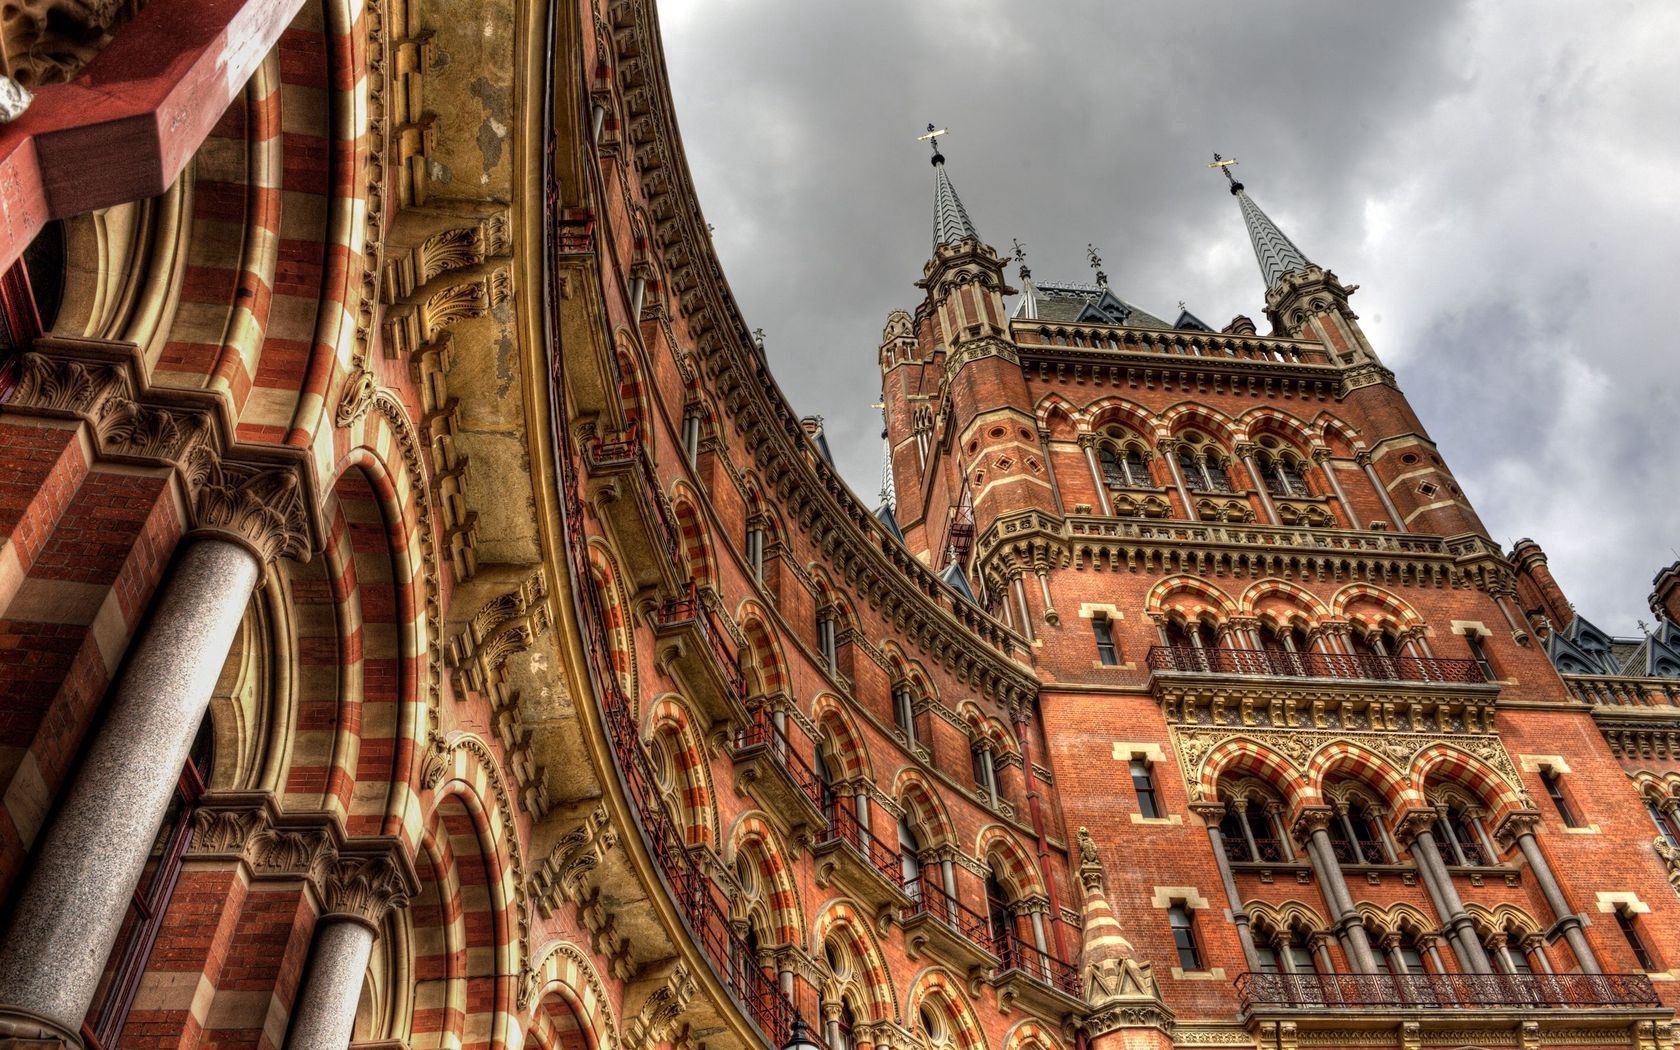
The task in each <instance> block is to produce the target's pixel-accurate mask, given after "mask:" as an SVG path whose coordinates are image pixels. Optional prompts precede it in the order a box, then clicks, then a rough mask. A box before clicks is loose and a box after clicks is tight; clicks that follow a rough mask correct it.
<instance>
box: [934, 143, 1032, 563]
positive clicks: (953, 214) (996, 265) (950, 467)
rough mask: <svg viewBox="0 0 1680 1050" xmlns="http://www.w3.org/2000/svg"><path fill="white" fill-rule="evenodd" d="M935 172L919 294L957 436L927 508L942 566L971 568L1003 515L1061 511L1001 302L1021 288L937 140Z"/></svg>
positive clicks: (946, 443) (948, 444)
mask: <svg viewBox="0 0 1680 1050" xmlns="http://www.w3.org/2000/svg"><path fill="white" fill-rule="evenodd" d="M933 169H934V231H933V256H932V258H931V259H929V260H928V263H927V265H926V266H925V267H924V268H923V271H922V279H921V280H920V281H919V282H917V286H918V287H920V288H923V289H925V290H926V292H927V299H926V301H925V303H924V305H923V308H922V310H921V311H919V313H921V314H922V315H923V316H927V317H928V318H930V320H931V322H932V326H933V327H932V332H931V334H932V336H933V339H934V341H935V344H936V345H940V346H943V347H944V374H943V376H942V380H943V388H944V389H943V395H944V396H943V398H942V402H941V407H944V408H946V409H947V410H948V413H949V415H948V423H947V425H948V427H949V428H950V430H951V431H952V433H951V434H950V435H949V437H948V438H947V437H946V435H940V437H941V439H942V440H941V441H940V446H941V448H943V449H946V450H948V455H949V459H948V460H947V461H946V462H944V463H942V464H941V467H942V474H943V480H944V481H945V483H946V485H945V491H944V493H942V494H941V495H940V496H937V497H934V496H930V498H929V501H928V504H929V505H928V542H929V544H930V545H931V546H932V550H933V552H934V555H935V558H934V561H935V565H936V567H940V568H943V567H944V562H945V561H946V560H948V555H947V554H946V552H947V551H949V550H952V549H954V550H955V551H956V552H957V557H958V559H959V560H962V561H963V562H964V563H965V564H966V562H967V551H968V547H969V543H970V542H971V541H972V539H973V538H975V537H978V536H983V535H985V533H986V530H987V529H988V528H989V527H990V526H991V524H992V523H993V522H994V521H995V520H996V519H997V517H998V516H999V515H1001V514H1004V513H1013V512H1018V511H1023V510H1029V509H1038V510H1043V511H1047V512H1053V510H1054V501H1053V499H1052V496H1051V489H1050V482H1049V475H1048V473H1047V471H1046V469H1045V465H1044V452H1043V449H1042V448H1041V447H1040V445H1039V442H1038V430H1037V427H1036V425H1035V422H1034V418H1033V415H1032V402H1031V398H1030V396H1029V394H1028V392H1027V383H1026V378H1025V377H1024V376H1023V375H1022V374H1021V365H1020V361H1019V359H1018V358H1017V356H1016V351H1015V344H1014V342H1013V340H1012V339H1011V338H1010V335H1009V319H1008V315H1007V314H1006V313H1005V310H1004V303H1003V299H1004V296H1006V295H1012V294H1014V291H1015V290H1014V289H1013V288H1010V287H1009V286H1008V285H1007V284H1006V283H1005V279H1004V272H1003V268H1004V265H1005V259H1004V258H1003V257H1002V256H1000V255H999V254H998V253H997V252H996V251H994V250H993V249H992V248H990V247H988V246H987V245H986V244H985V243H984V242H982V241H981V240H980V235H979V233H978V232H977V231H976V230H975V228H974V223H973V221H972V220H970V218H969V216H968V210H967V209H966V208H964V207H963V204H962V200H961V199H960V198H959V197H958V196H957V191H956V189H955V187H953V186H952V185H951V179H950V176H949V175H948V174H947V172H946V170H945V157H944V156H943V155H942V154H941V153H940V152H939V147H938V140H937V139H935V140H934V153H933ZM965 489H966V492H965ZM970 507H972V510H970ZM936 512H937V515H938V517H939V520H935V519H936ZM970 522H972V524H970Z"/></svg>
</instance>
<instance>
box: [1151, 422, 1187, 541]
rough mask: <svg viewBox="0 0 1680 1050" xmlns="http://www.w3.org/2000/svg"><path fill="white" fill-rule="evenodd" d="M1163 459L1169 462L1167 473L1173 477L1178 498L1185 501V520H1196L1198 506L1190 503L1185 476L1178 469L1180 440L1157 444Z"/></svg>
mask: <svg viewBox="0 0 1680 1050" xmlns="http://www.w3.org/2000/svg"><path fill="white" fill-rule="evenodd" d="M1155 447H1156V449H1158V450H1159V451H1160V453H1161V456H1162V458H1164V459H1165V460H1166V461H1167V473H1169V474H1171V475H1172V483H1173V488H1174V489H1176V490H1177V492H1178V498H1179V499H1181V500H1183V501H1184V518H1185V520H1186V521H1195V520H1196V505H1195V504H1194V503H1191V502H1190V490H1189V489H1188V488H1186V487H1185V484H1184V475H1183V473H1181V472H1180V471H1179V469H1178V440H1177V439H1176V438H1166V439H1163V440H1161V441H1158V442H1156V443H1155Z"/></svg>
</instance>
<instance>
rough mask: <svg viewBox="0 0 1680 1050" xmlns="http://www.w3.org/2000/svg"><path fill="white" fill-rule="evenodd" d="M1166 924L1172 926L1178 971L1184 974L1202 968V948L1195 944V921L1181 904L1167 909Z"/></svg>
mask: <svg viewBox="0 0 1680 1050" xmlns="http://www.w3.org/2000/svg"><path fill="white" fill-rule="evenodd" d="M1167 922H1168V923H1170V924H1171V925H1172V933H1173V945H1174V947H1176V948H1177V949H1178V966H1179V969H1181V970H1184V971H1185V972H1186V973H1189V972H1191V971H1195V970H1200V969H1201V968H1202V947H1201V945H1200V944H1198V943H1197V942H1196V921H1195V916H1194V915H1193V914H1191V911H1190V909H1189V908H1187V907H1185V906H1184V904H1183V903H1182V902H1180V903H1178V904H1174V905H1173V906H1172V907H1170V908H1168V909H1167Z"/></svg>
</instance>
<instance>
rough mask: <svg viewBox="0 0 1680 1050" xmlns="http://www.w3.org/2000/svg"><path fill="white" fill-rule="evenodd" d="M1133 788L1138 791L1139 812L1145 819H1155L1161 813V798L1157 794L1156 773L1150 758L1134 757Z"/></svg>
mask: <svg viewBox="0 0 1680 1050" xmlns="http://www.w3.org/2000/svg"><path fill="white" fill-rule="evenodd" d="M1132 789H1133V790H1134V791H1136V792H1137V800H1138V812H1139V813H1141V814H1143V816H1144V819H1146V820H1154V819H1156V818H1157V817H1159V816H1160V815H1161V800H1160V797H1159V796H1157V795H1156V794H1155V774H1154V771H1153V770H1151V769H1150V768H1149V760H1148V759H1143V758H1134V759H1132Z"/></svg>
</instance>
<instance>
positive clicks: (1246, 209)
mask: <svg viewBox="0 0 1680 1050" xmlns="http://www.w3.org/2000/svg"><path fill="white" fill-rule="evenodd" d="M1236 163H1237V162H1236V161H1235V160H1231V159H1227V158H1225V157H1221V156H1220V155H1219V154H1217V153H1215V154H1214V155H1213V163H1212V164H1210V165H1208V166H1209V167H1213V168H1218V169H1219V170H1220V171H1221V172H1223V173H1224V175H1225V179H1226V181H1227V182H1229V183H1230V184H1231V196H1233V197H1235V198H1237V206H1238V207H1239V208H1241V209H1242V216H1243V225H1244V226H1246V227H1248V240H1249V243H1251V244H1253V245H1254V259H1255V261H1256V262H1258V263H1259V264H1260V276H1261V277H1264V278H1265V279H1266V287H1267V288H1268V289H1271V288H1276V287H1277V286H1278V282H1279V281H1281V280H1282V279H1283V276H1284V275H1285V274H1289V273H1297V272H1299V271H1302V270H1306V269H1308V268H1309V267H1311V266H1312V263H1311V262H1309V261H1308V260H1307V257H1306V255H1305V253H1303V252H1302V251H1301V249H1299V248H1297V247H1296V246H1295V242H1294V241H1292V240H1290V239H1289V238H1288V237H1287V236H1285V234H1284V232H1283V231H1282V230H1280V229H1278V228H1277V223H1275V222H1273V221H1272V220H1271V218H1270V217H1269V216H1268V215H1267V214H1266V213H1265V212H1263V211H1261V210H1260V205H1258V204H1256V203H1254V201H1253V199H1252V198H1250V197H1249V195H1248V192H1247V191H1246V190H1244V189H1243V184H1242V183H1240V182H1238V181H1237V177H1236V176H1235V175H1233V174H1231V169H1232V168H1233V167H1234V166H1235V165H1236Z"/></svg>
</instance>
